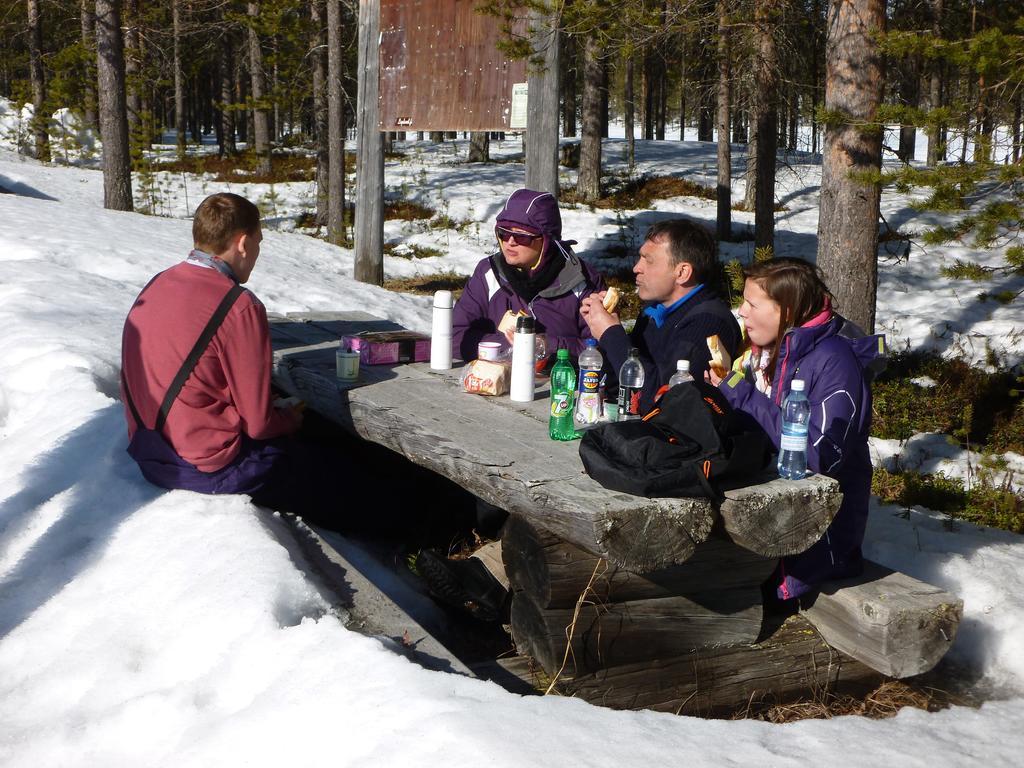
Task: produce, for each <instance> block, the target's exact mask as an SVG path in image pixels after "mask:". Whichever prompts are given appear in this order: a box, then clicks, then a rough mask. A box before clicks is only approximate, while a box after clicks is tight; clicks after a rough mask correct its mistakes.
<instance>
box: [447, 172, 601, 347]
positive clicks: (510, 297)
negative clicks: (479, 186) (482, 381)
mask: <svg viewBox="0 0 1024 768" xmlns="http://www.w3.org/2000/svg"><path fill="white" fill-rule="evenodd" d="M494 234H495V237H496V238H497V240H498V251H497V252H496V253H494V254H492V255H491V256H488V257H487V258H486V259H483V260H481V261H480V263H479V264H477V266H476V269H475V270H474V272H473V275H472V277H470V278H469V282H468V283H467V284H466V288H465V290H464V291H463V292H462V296H461V297H460V298H459V301H458V303H456V305H455V310H454V312H453V313H452V351H453V353H454V354H455V356H456V357H461V358H462V359H463V360H475V359H476V356H477V355H476V350H477V345H478V344H479V343H480V342H481V341H496V342H498V343H500V344H501V345H502V349H503V350H505V349H507V348H508V347H509V346H511V339H510V338H509V336H507V335H506V334H504V333H501V332H499V331H498V325H499V324H500V323H501V321H502V318H503V317H504V316H505V313H506V312H512V313H513V314H515V313H517V312H526V313H527V314H530V315H533V317H535V318H536V320H537V333H538V335H539V334H544V336H545V337H546V342H547V350H548V351H549V352H550V353H554V352H555V350H557V349H559V348H561V347H565V348H566V349H568V350H569V353H570V354H572V355H578V354H579V353H580V351H581V350H582V349H583V342H584V340H585V339H588V338H590V330H589V329H588V327H587V324H586V322H584V321H583V319H582V318H581V317H580V301H581V300H582V299H583V298H585V297H586V296H589V295H590V294H591V293H594V291H601V290H604V287H605V286H604V281H603V280H601V278H600V277H599V276H598V275H597V274H596V273H595V272H594V271H593V270H592V269H591V268H590V267H589V266H588V265H587V264H584V263H583V262H582V261H580V259H579V257H578V256H576V254H575V253H573V251H572V245H573V244H574V243H575V241H573V240H562V216H561V214H560V213H559V211H558V201H557V200H555V198H554V196H553V195H552V194H551V193H550V192H535V191H533V190H532V189H517V190H516V191H515V192H513V193H512V195H511V196H509V198H508V200H506V201H505V205H504V206H503V207H502V209H501V212H500V213H498V217H497V220H496V221H495V227H494Z"/></svg>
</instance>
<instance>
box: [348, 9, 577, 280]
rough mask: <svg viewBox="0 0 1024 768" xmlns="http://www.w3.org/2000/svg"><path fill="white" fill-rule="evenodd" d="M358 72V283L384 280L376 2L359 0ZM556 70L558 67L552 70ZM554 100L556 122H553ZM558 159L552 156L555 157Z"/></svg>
mask: <svg viewBox="0 0 1024 768" xmlns="http://www.w3.org/2000/svg"><path fill="white" fill-rule="evenodd" d="M357 39H358V41H359V43H358V48H359V59H358V64H357V68H356V71H357V72H358V73H359V77H358V83H357V84H356V93H357V94H358V97H359V103H358V104H357V105H356V133H357V135H358V143H357V146H356V151H357V161H356V185H357V186H356V216H355V238H354V240H355V264H354V267H353V276H354V277H355V279H356V280H358V281H360V282H362V283H372V284H374V285H382V284H383V283H384V139H383V137H382V136H381V132H380V108H379V106H378V96H379V91H380V85H379V84H380V72H379V66H378V55H377V48H378V45H379V41H380V2H379V0H361V2H360V3H359V32H358V37H357ZM555 71H556V72H557V69H556V70H555ZM557 104H558V102H557V101H556V102H555V113H554V117H555V124H556V125H557V123H558V111H557V109H558V107H557ZM556 162H557V160H556Z"/></svg>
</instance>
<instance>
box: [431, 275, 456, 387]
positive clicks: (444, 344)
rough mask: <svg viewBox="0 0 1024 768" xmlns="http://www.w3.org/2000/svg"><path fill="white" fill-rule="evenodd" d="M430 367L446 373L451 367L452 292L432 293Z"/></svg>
mask: <svg viewBox="0 0 1024 768" xmlns="http://www.w3.org/2000/svg"><path fill="white" fill-rule="evenodd" d="M430 367H431V368H432V369H433V370H435V371H447V370H448V369H449V368H451V367H452V292H451V291H437V292H436V293H434V317H433V326H432V327H431V330H430Z"/></svg>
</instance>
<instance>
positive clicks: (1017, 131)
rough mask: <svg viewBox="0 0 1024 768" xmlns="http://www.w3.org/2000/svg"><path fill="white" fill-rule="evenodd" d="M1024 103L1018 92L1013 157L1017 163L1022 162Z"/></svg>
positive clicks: (1014, 116)
mask: <svg viewBox="0 0 1024 768" xmlns="http://www.w3.org/2000/svg"><path fill="white" fill-rule="evenodd" d="M1022 101H1024V96H1022V95H1021V92H1020V91H1017V98H1016V99H1015V100H1014V104H1013V155H1012V162H1014V163H1016V162H1017V161H1019V160H1020V121H1021V106H1022Z"/></svg>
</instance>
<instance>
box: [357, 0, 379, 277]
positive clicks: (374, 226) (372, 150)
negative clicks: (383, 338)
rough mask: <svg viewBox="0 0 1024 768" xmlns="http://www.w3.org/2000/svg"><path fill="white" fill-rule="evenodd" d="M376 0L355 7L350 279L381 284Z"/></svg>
mask: <svg viewBox="0 0 1024 768" xmlns="http://www.w3.org/2000/svg"><path fill="white" fill-rule="evenodd" d="M379 38H380V0H360V2H359V73H358V74H359V83H358V94H359V106H358V110H357V115H358V117H357V118H356V134H357V135H356V142H357V152H356V219H355V251H356V253H355V268H354V270H353V277H355V279H356V280H359V281H360V282H363V283H373V284H374V285H383V284H384V136H383V135H382V134H381V131H380V119H379V117H378V115H379V113H380V106H379V101H378V97H379V92H380V80H379V63H380V55H379V52H378V46H379V43H378V40H379Z"/></svg>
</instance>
